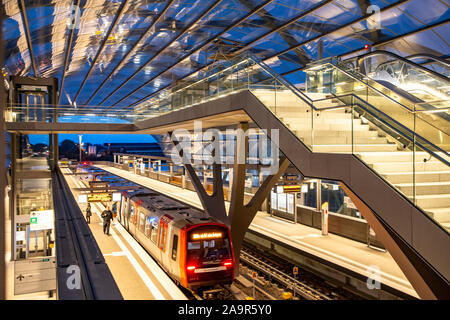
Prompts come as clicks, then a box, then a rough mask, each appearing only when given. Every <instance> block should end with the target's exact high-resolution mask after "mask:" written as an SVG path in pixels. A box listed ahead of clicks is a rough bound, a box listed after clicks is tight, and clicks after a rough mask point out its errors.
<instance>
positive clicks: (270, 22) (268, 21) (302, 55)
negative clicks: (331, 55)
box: [239, 0, 310, 63]
mask: <svg viewBox="0 0 450 320" xmlns="http://www.w3.org/2000/svg"><path fill="white" fill-rule="evenodd" d="M239 2H240V3H242V4H243V5H244V6H246V7H249V6H250V3H249V1H248V0H239ZM257 14H258V15H259V16H260V17H261V18H262V19H263V20H264V23H265V25H266V26H268V27H269V29H271V30H276V29H278V28H277V27H276V25H275V24H274V21H276V19H275V18H274V17H273V16H272V14H270V13H269V12H268V11H266V10H265V9H263V10H261V11H259V12H258V13H257ZM280 30H281V29H280ZM280 30H278V31H275V32H278V33H279V35H280V36H281V37H282V38H283V40H284V41H286V43H287V44H288V45H289V46H292V45H294V44H295V43H297V40H295V38H294V37H293V36H292V35H290V34H289V33H287V32H284V33H282V32H280ZM295 54H296V55H297V57H298V58H299V60H300V61H301V62H302V63H308V62H310V60H309V58H308V55H307V54H306V52H305V51H304V50H303V49H301V48H300V49H299V50H296V51H295Z"/></svg>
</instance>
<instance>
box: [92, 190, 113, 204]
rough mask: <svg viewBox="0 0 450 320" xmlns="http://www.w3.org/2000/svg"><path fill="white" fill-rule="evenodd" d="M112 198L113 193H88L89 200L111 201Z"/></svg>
mask: <svg viewBox="0 0 450 320" xmlns="http://www.w3.org/2000/svg"><path fill="white" fill-rule="evenodd" d="M111 200H112V194H111V193H106V192H103V193H89V194H88V195H87V201H88V202H109V201H111Z"/></svg>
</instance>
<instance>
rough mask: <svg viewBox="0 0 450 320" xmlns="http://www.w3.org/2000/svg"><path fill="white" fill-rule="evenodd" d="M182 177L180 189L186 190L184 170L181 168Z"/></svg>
mask: <svg viewBox="0 0 450 320" xmlns="http://www.w3.org/2000/svg"><path fill="white" fill-rule="evenodd" d="M182 170H183V175H182V176H181V187H182V188H183V189H186V169H185V168H184V167H183V168H182Z"/></svg>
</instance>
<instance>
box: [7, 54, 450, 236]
mask: <svg viewBox="0 0 450 320" xmlns="http://www.w3.org/2000/svg"><path fill="white" fill-rule="evenodd" d="M306 79H307V83H306V91H301V90H299V89H297V88H296V87H295V86H293V85H292V84H290V83H289V82H288V81H286V80H285V79H284V78H282V77H281V76H279V75H278V74H276V72H274V71H273V70H272V69H270V68H269V67H268V66H267V65H265V64H264V63H263V62H261V61H259V60H258V59H256V58H253V57H252V56H250V55H248V56H245V57H238V58H237V59H235V60H230V61H226V62H225V63H222V64H219V65H217V66H214V67H213V68H211V69H209V70H206V71H201V72H198V73H197V74H195V75H193V76H191V77H190V78H189V79H187V80H184V81H183V82H182V83H179V84H178V85H177V86H175V87H172V88H170V89H166V90H162V91H161V92H159V93H157V94H155V96H154V97H152V98H151V99H149V100H147V101H144V102H142V103H140V104H139V105H136V106H135V107H134V108H133V109H109V108H106V107H101V108H100V107H99V108H96V109H95V110H93V109H89V108H88V107H85V108H77V109H75V110H74V108H73V107H71V108H67V109H63V108H49V109H48V110H46V113H43V114H45V117H44V116H41V118H42V119H44V118H45V121H51V119H52V117H57V118H58V121H59V122H62V121H64V119H65V117H71V116H74V115H76V116H78V117H79V119H83V117H84V118H85V119H86V121H87V119H94V117H101V118H102V119H106V118H107V117H108V116H109V115H110V116H111V118H114V119H115V121H117V120H120V121H124V122H130V123H131V122H137V121H141V120H144V119H147V118H150V117H156V116H159V115H162V114H166V113H169V112H174V111H177V110H181V109H184V108H189V107H192V106H195V105H197V104H200V103H204V102H207V101H213V100H215V99H218V98H221V97H224V96H227V95H229V94H231V93H236V92H239V91H242V90H249V91H250V92H252V93H253V94H254V95H255V96H256V97H257V98H258V99H259V100H260V101H261V102H262V103H263V104H264V105H265V106H266V107H267V108H268V109H269V110H270V111H271V112H272V113H273V114H274V115H275V116H276V117H277V118H279V119H280V120H281V121H282V122H283V124H284V125H285V126H286V127H287V128H288V129H289V130H291V131H292V132H293V133H294V134H295V135H296V136H297V137H298V139H299V140H300V141H301V142H302V143H303V144H304V145H306V146H307V147H308V148H309V149H310V150H311V151H312V152H323V153H345V154H353V155H355V156H356V157H358V158H359V159H360V160H361V161H362V162H363V163H365V164H366V165H367V166H368V167H370V168H372V169H373V170H374V171H375V172H376V173H377V174H378V175H379V176H380V177H381V178H383V179H384V180H385V181H387V182H388V183H389V184H390V185H391V186H392V187H394V188H395V189H397V190H398V191H399V192H401V193H402V194H403V195H404V196H405V197H406V198H408V199H409V200H410V201H411V202H413V203H415V204H416V205H417V206H419V207H420V208H421V209H422V210H423V211H424V212H426V213H427V214H428V215H429V216H430V217H431V218H433V219H435V221H437V222H438V223H439V224H440V225H441V226H442V227H443V228H447V230H449V229H450V169H449V162H450V157H449V153H448V151H449V146H450V140H449V135H448V133H449V130H448V129H449V125H448V123H449V122H448V118H447V116H448V108H447V104H448V101H447V100H445V99H444V100H442V101H435V102H434V103H433V105H432V106H431V107H430V103H429V102H427V103H411V101H406V100H405V101H403V100H401V99H399V97H397V96H396V93H395V92H394V91H392V90H389V89H386V88H384V87H383V88H381V89H379V88H377V87H376V86H372V84H375V83H374V82H373V80H371V79H361V78H360V76H359V75H358V74H357V72H355V71H349V70H345V69H343V68H341V67H340V64H339V62H337V61H336V60H335V59H328V60H325V61H320V62H318V63H317V64H316V65H312V66H311V67H310V68H309V69H308V70H307V71H306ZM403 102H405V103H403ZM8 110H9V111H10V113H11V114H10V116H12V113H13V112H14V113H15V114H14V116H15V117H16V118H15V119H16V120H15V121H26V120H27V110H26V109H24V107H20V108H19V109H14V108H13V107H11V106H10V108H9V109H8ZM28 117H30V114H29V113H28ZM91 117H92V118H91ZM34 119H35V118H34ZM67 119H68V120H69V119H70V118H67ZM28 121H30V118H28ZM86 121H84V122H86ZM69 122H70V120H69ZM98 122H99V121H98ZM101 122H104V121H101Z"/></svg>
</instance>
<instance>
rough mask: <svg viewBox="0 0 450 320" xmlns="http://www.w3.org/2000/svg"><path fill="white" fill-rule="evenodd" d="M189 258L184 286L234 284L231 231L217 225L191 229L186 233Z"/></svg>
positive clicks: (207, 224)
mask: <svg viewBox="0 0 450 320" xmlns="http://www.w3.org/2000/svg"><path fill="white" fill-rule="evenodd" d="M183 233H184V240H185V241H184V242H185V247H184V248H185V252H186V256H185V259H183V260H184V261H183V262H184V263H183V264H184V265H183V266H182V270H183V271H184V273H185V274H184V277H182V278H184V279H182V282H183V283H182V284H183V285H184V286H185V287H188V288H190V289H194V290H195V289H197V288H199V287H206V286H212V285H215V284H219V283H231V282H232V281H233V278H234V256H233V249H232V244H231V236H230V230H229V228H228V227H227V226H225V225H223V224H218V223H206V224H201V225H195V226H191V227H189V228H187V229H185V230H184V232H183Z"/></svg>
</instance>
